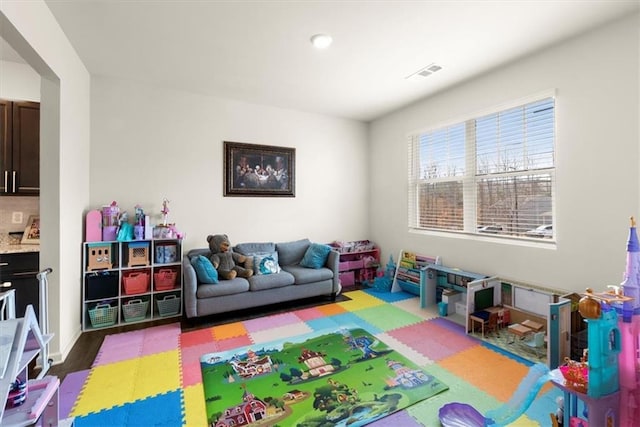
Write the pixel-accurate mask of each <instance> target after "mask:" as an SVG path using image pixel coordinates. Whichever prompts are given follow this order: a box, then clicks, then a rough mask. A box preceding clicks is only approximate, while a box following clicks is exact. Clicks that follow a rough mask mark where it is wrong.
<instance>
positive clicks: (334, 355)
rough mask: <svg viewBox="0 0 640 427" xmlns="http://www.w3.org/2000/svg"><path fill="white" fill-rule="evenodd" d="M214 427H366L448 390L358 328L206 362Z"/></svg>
mask: <svg viewBox="0 0 640 427" xmlns="http://www.w3.org/2000/svg"><path fill="white" fill-rule="evenodd" d="M200 366H201V369H202V382H203V387H204V395H205V399H206V408H207V419H208V422H209V425H210V426H212V427H229V426H245V425H251V426H258V425H260V426H279V427H285V426H299V427H319V426H350V427H357V426H362V425H365V424H367V423H370V422H372V421H375V420H377V419H379V418H382V417H384V416H387V415H390V414H392V413H393V412H395V411H399V410H401V409H404V408H406V407H408V406H410V405H412V404H414V403H416V402H419V401H421V400H424V399H427V398H429V397H431V396H434V395H436V394H438V393H440V392H442V391H444V390H447V389H448V386H447V385H446V384H444V383H442V382H441V381H439V380H438V379H437V378H435V377H434V376H432V375H430V374H428V373H426V372H424V371H423V370H422V369H420V368H419V367H418V366H416V365H415V364H414V363H412V362H411V361H410V360H408V359H407V358H405V357H404V356H402V355H401V354H400V353H398V352H396V351H395V350H392V349H391V348H389V347H388V346H387V345H386V344H385V343H383V342H382V341H380V340H379V339H377V338H376V337H375V336H373V335H371V334H370V333H369V332H367V331H366V330H364V329H362V328H359V327H355V326H353V327H351V326H349V327H344V328H340V329H333V330H323V331H316V332H312V333H309V334H305V335H299V336H297V337H290V338H287V339H283V340H279V341H274V342H270V343H266V344H256V345H253V346H249V347H241V348H237V349H234V350H230V351H225V352H218V353H209V354H205V355H203V356H202V357H201V358H200Z"/></svg>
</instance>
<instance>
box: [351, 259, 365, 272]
mask: <svg viewBox="0 0 640 427" xmlns="http://www.w3.org/2000/svg"><path fill="white" fill-rule="evenodd" d="M363 267H364V261H363V260H361V259H357V260H354V261H349V269H350V270H357V269H359V268H363Z"/></svg>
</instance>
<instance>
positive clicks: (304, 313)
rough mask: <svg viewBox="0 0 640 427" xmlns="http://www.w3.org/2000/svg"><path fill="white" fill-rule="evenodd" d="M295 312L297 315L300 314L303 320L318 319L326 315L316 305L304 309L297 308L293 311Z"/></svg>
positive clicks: (299, 316)
mask: <svg viewBox="0 0 640 427" xmlns="http://www.w3.org/2000/svg"><path fill="white" fill-rule="evenodd" d="M293 314H295V315H296V316H298V318H300V320H302V321H305V322H306V321H307V320H314V319H318V318H320V317H324V315H325V314H324V313H323V312H321V311H320V310H318V309H317V308H316V307H312V308H305V309H302V310H296V311H294V312H293Z"/></svg>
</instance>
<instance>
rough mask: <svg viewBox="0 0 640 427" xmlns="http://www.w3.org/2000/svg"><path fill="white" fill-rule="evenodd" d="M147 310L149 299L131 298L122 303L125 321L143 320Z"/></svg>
mask: <svg viewBox="0 0 640 427" xmlns="http://www.w3.org/2000/svg"><path fill="white" fill-rule="evenodd" d="M148 310H149V301H143V300H142V299H132V300H129V301H127V302H125V303H124V304H122V315H123V317H124V321H125V322H136V321H139V320H144V318H145V317H147V311H148Z"/></svg>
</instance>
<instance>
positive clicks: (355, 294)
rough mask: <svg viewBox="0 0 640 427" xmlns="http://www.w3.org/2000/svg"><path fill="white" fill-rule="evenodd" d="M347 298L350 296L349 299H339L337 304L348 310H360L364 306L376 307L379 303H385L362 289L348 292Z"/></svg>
mask: <svg viewBox="0 0 640 427" xmlns="http://www.w3.org/2000/svg"><path fill="white" fill-rule="evenodd" d="M349 298H351V301H341V302H339V303H337V304H338V305H340V306H341V307H343V308H344V309H345V310H348V311H356V310H362V309H364V308H370V307H377V306H379V305H384V304H386V303H385V302H384V301H382V300H381V299H378V298H376V297H374V296H373V295H369V294H368V293H366V292H362V291H351V292H349Z"/></svg>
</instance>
